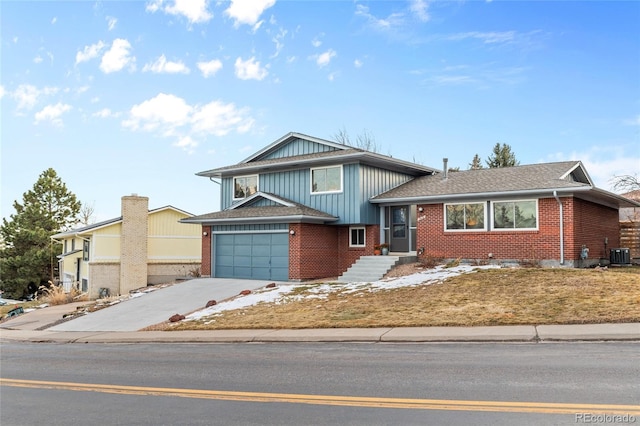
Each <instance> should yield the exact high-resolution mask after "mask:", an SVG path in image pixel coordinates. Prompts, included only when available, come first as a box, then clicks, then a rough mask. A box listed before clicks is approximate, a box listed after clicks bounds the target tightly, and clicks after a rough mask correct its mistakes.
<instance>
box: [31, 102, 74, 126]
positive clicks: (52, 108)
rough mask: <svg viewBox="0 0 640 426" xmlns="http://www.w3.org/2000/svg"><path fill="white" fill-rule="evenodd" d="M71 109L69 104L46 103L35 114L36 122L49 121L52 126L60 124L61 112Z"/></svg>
mask: <svg viewBox="0 0 640 426" xmlns="http://www.w3.org/2000/svg"><path fill="white" fill-rule="evenodd" d="M70 110H71V105H68V104H62V103H60V102H58V103H57V104H55V105H47V106H46V107H44V108H43V109H42V110H41V111H39V112H37V113H36V115H35V119H36V121H35V122H36V124H38V123H40V122H41V121H50V122H51V124H53V125H54V126H62V118H61V117H62V114H64V113H65V112H67V111H70Z"/></svg>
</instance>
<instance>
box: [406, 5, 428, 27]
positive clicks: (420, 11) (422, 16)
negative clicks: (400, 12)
mask: <svg viewBox="0 0 640 426" xmlns="http://www.w3.org/2000/svg"><path fill="white" fill-rule="evenodd" d="M409 9H410V10H411V12H413V14H414V15H415V17H416V18H418V20H420V21H422V22H427V21H428V20H429V19H431V17H430V16H429V13H428V9H429V3H427V2H426V1H425V0H411V5H410V6H409Z"/></svg>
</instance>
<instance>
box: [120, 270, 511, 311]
mask: <svg viewBox="0 0 640 426" xmlns="http://www.w3.org/2000/svg"><path fill="white" fill-rule="evenodd" d="M500 267H501V266H500V265H483V266H471V265H459V266H454V267H451V268H445V267H444V266H436V267H435V268H433V269H425V270H423V271H421V272H418V273H415V274H411V275H406V276H403V277H397V278H387V279H383V280H380V281H374V282H370V283H362V282H352V283H330V284H326V283H325V284H319V285H314V284H305V283H300V284H285V285H280V286H278V287H274V288H264V289H261V290H258V291H255V292H253V293H251V294H249V295H246V296H236V297H235V298H233V299H229V300H226V301H222V302H220V303H218V304H217V305H213V306H210V307H208V308H205V309H202V310H199V311H196V312H194V313H191V314H189V315H187V316H186V318H185V321H197V320H200V319H203V318H207V317H211V316H214V315H216V314H220V313H221V312H224V311H230V310H234V309H240V308H246V307H249V306H253V305H257V304H258V303H276V304H281V303H287V302H291V301H297V300H302V299H304V300H308V299H323V298H326V297H328V296H329V294H330V293H333V292H338V291H340V292H343V293H349V294H351V293H358V292H364V291H368V292H374V291H379V290H390V289H395V288H402V287H413V286H418V285H429V284H434V283H438V282H442V281H444V280H445V279H447V278H451V277H455V276H458V275H462V274H469V273H473V272H476V271H477V270H479V269H495V268H500ZM299 288H305V292H304V294H296V295H290V294H289V293H291V292H293V291H294V290H296V289H299ZM132 297H133V296H132Z"/></svg>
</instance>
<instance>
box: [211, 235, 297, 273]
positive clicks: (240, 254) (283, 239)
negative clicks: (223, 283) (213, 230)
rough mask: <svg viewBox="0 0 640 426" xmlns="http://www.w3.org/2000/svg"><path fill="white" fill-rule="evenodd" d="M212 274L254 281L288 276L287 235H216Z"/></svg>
mask: <svg viewBox="0 0 640 426" xmlns="http://www.w3.org/2000/svg"><path fill="white" fill-rule="evenodd" d="M213 261H214V262H213V267H214V276H215V277H218V278H245V279H254V280H276V281H287V280H288V279H289V234H288V233H278V234H217V235H216V236H215V247H214V254H213Z"/></svg>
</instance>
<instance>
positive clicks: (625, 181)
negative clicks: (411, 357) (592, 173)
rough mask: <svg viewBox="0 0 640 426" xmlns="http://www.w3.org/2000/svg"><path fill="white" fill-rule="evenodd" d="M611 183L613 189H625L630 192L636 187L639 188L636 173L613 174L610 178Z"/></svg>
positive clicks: (639, 183) (639, 181)
mask: <svg viewBox="0 0 640 426" xmlns="http://www.w3.org/2000/svg"><path fill="white" fill-rule="evenodd" d="M610 182H611V185H612V186H613V190H614V191H620V192H622V191H625V192H631V191H635V190H637V189H640V180H638V175H637V174H636V175H633V176H632V175H620V176H614V177H613V178H611V180H610Z"/></svg>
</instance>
